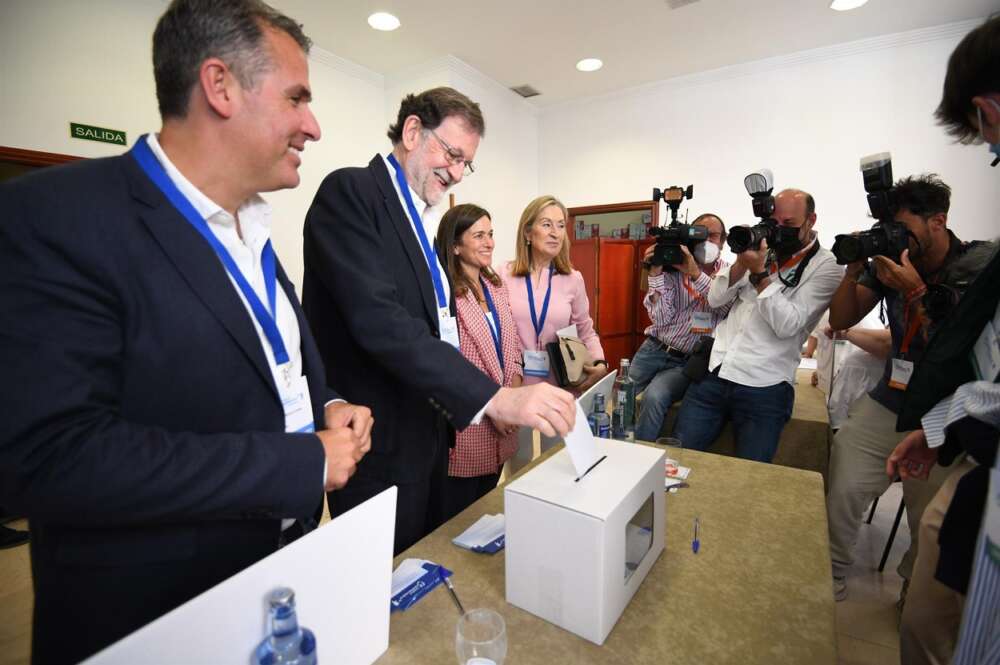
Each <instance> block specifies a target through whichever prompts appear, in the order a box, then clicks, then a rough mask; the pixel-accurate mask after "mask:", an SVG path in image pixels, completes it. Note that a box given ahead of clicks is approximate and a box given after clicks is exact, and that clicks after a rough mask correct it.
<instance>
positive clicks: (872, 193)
mask: <svg viewBox="0 0 1000 665" xmlns="http://www.w3.org/2000/svg"><path fill="white" fill-rule="evenodd" d="M861 179H862V180H863V181H864V183H865V191H866V192H867V193H868V209H869V210H871V213H872V217H874V218H875V219H876V220H878V221H876V222H875V225H874V226H872V227H871V228H870V229H869V230H867V231H862V232H860V233H854V234H840V235H838V236H836V239H835V241H834V243H833V255H834V256H836V257H837V263H839V264H841V265H846V264H848V263H854V262H855V261H861V260H864V259H870V258H871V257H873V256H879V255H881V256H884V257H886V258H889V259H892V260H893V261H895V262H896V263H899V261H900V256H901V255H902V253H903V250H904V249H906V248H907V247H909V245H910V240H909V233H908V232H907V230H906V226H904V225H903V224H901V223H899V222H897V221H896V220H895V219H893V217H894V215H895V214H896V207H897V206H896V190H895V188H894V187H893V184H892V157H891V155H890V154H889V153H887V152H880V153H878V154H875V155H869V156H868V157H862V158H861Z"/></svg>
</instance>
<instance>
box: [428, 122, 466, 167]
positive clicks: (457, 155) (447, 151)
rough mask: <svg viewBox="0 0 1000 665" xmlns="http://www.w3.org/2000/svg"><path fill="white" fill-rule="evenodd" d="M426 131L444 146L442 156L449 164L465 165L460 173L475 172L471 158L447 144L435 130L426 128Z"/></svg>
mask: <svg viewBox="0 0 1000 665" xmlns="http://www.w3.org/2000/svg"><path fill="white" fill-rule="evenodd" d="M427 131H429V132H430V133H431V134H433V135H434V138H436V139H437V140H438V143H440V144H441V147H442V148H444V156H445V159H447V160H448V163H449V164H451V165H452V166H454V165H456V164H462V165H463V166H464V167H465V168H464V169H463V170H462V175H472V174H473V173H475V172H476V169H475V167H473V166H472V160H471V159H466V158H465V155H463V154H462V153H461V152H460V151H458V150H455V149H454V148H452V147H451V146H450V145H448V143H447V141H445V140H444V139H443V138H441V137H440V136H438V135H437V132H435V131H434V130H433V129H428V130H427Z"/></svg>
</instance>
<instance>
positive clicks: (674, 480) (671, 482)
mask: <svg viewBox="0 0 1000 665" xmlns="http://www.w3.org/2000/svg"><path fill="white" fill-rule="evenodd" d="M690 473H691V467H689V466H680V465H679V464H677V462H675V461H674V460H672V459H670V458H669V457H668V458H667V461H666V481H665V488H666V489H670V488H671V487H673V486H675V485H680V484H681V483H683V482H684V481H685V480H687V477H688V474H690Z"/></svg>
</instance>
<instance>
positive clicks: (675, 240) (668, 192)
mask: <svg viewBox="0 0 1000 665" xmlns="http://www.w3.org/2000/svg"><path fill="white" fill-rule="evenodd" d="M693 198H694V185H688V186H687V189H685V188H683V187H679V186H677V185H674V186H672V187H665V188H664V189H662V190H661V189H659V188H658V187H654V188H653V201H659V200H660V199H663V201H664V202H665V203H666V204H667V206H668V207H669V208H670V225H669V226H666V227H662V226H657V227H653V228H651V229H650V230H649V235H650V236H652V237H654V238H656V249H654V250H653V255H652V256H651V257H650V258H649V265H651V266H663V267H664V268H665V269H666V270H668V271H670V270H676V268H674V267H673V266H675V265H678V264H681V263H684V252H683V251H681V245H683V246H685V247H687V248H688V250H689V251H692V252H693V251H694V248H695V247H696V246H697V245H699V244H700V243H703V242H705V241H706V240H708V229H706V228H705V227H703V226H692V225H691V224H683V223H681V222H679V221H677V211H678V209H679V208H680V205H681V201H683V200H684V199H688V200H690V199H693Z"/></svg>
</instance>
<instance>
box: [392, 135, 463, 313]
mask: <svg viewBox="0 0 1000 665" xmlns="http://www.w3.org/2000/svg"><path fill="white" fill-rule="evenodd" d="M389 163H390V164H392V168H394V169H395V170H396V182H397V183H398V184H399V191H401V192H402V193H403V200H405V201H406V209H407V210H408V211H409V213H410V215H409V217H410V223H411V224H413V228H414V229H416V231H417V238H419V239H420V247H421V248H422V249H423V250H424V258H425V259H427V267H428V268H430V271H431V281H432V282H434V293H436V294H437V303H438V307H440V308H442V309H444V308H446V307H448V299H447V298H445V296H444V284H443V282H442V281H441V264H439V263H438V259H437V252H435V251H434V246H433V245H432V244H430V242H428V241H427V233H426V232H425V231H424V224H423V222H422V221H420V215H418V214H417V207H416V206H415V205H413V197H412V196H410V186H409V185H408V184H407V183H406V176H405V175H404V174H403V167H402V166H400V165H399V162H397V161H396V156H395V155H392V154H390V155H389Z"/></svg>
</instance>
